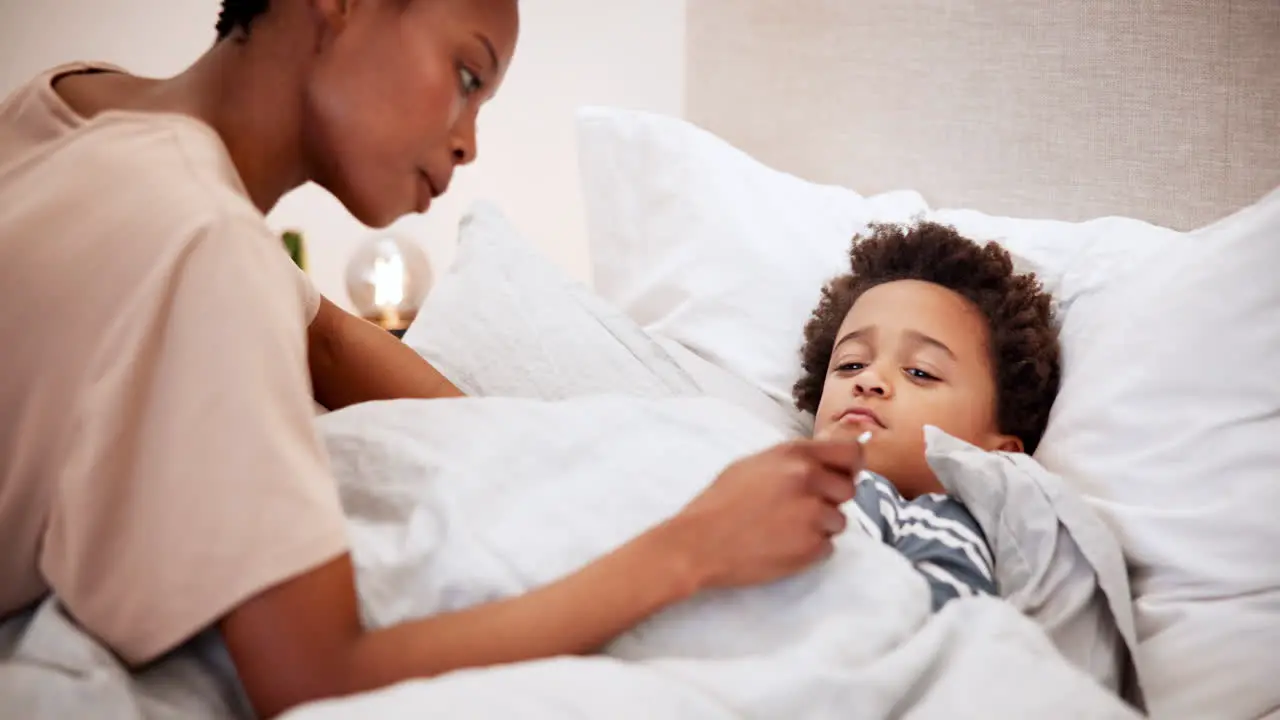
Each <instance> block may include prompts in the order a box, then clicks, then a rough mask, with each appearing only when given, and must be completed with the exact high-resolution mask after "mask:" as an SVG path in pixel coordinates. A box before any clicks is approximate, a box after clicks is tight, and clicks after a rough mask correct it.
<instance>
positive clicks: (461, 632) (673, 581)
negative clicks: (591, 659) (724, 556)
mask: <svg viewBox="0 0 1280 720" xmlns="http://www.w3.org/2000/svg"><path fill="white" fill-rule="evenodd" d="M671 532H679V529H678V528H674V527H671V526H670V525H669V524H668V525H663V526H660V527H658V528H655V529H654V530H652V531H650V532H648V533H646V534H644V535H642V536H640V537H639V538H636V539H635V540H633V541H632V542H630V543H628V544H627V545H624V546H622V547H621V548H619V549H618V550H616V551H614V552H613V553H611V554H609V555H607V556H605V557H604V558H601V559H600V560H598V561H596V562H595V563H593V564H591V565H588V566H587V567H585V568H583V569H582V570H580V571H578V572H577V573H575V574H573V575H571V576H569V577H567V578H564V579H563V580H560V581H558V582H555V583H553V584H551V585H547V586H545V587H543V588H540V589H537V590H534V591H532V592H530V593H528V594H526V595H523V596H520V597H516V598H511V599H509V600H501V601H497V602H494V603H491V604H488V605H483V606H480V607H476V608H473V609H470V610H464V611H460V612H455V613H449V614H445V615H439V616H436V617H431V618H426V619H424V620H419V621H415V622H413V623H410V624H406V625H402V626H398V627H394V628H391V629H388V630H384V631H378V632H372V633H368V634H366V635H365V636H364V637H363V638H362V639H361V640H360V641H359V644H358V647H357V649H356V650H355V653H354V656H353V660H354V664H353V665H352V668H353V670H354V675H353V677H352V678H351V679H352V681H353V683H354V687H352V688H351V689H352V690H353V691H359V690H364V689H369V688H375V687H380V686H383V685H386V684H388V683H391V682H396V681H398V680H401V679H403V678H404V677H405V675H406V671H407V670H408V669H413V670H414V671H416V673H418V674H421V675H436V674H439V673H444V672H448V671H451V670H457V669H462V668H468V667H478V666H487V665H496V664H504V663H511V662H519V661H522V660H533V659H539V658H546V657H553V656H557V655H578V654H587V653H592V652H595V651H597V650H599V649H600V648H602V647H603V646H605V645H606V644H608V643H609V642H610V641H612V640H613V639H614V638H616V637H617V636H619V635H621V634H622V633H624V632H626V631H627V630H628V629H630V628H632V627H634V626H635V625H637V624H639V623H640V622H642V621H643V620H645V619H646V618H648V617H649V616H651V615H653V614H654V613H656V612H658V611H659V610H662V609H663V608H665V607H667V606H669V605H671V604H673V603H676V602H679V601H681V600H684V599H686V598H688V597H690V596H692V595H693V594H694V593H696V592H697V591H698V589H699V588H700V586H701V578H700V577H699V575H698V572H697V571H696V569H695V568H694V567H693V566H692V564H691V563H690V562H689V561H687V560H686V559H685V558H684V557H683V556H682V555H680V554H679V553H677V552H675V551H674V550H675V547H676V546H675V545H674V544H673V543H672V542H669V539H670V536H669V535H668V533H671Z"/></svg>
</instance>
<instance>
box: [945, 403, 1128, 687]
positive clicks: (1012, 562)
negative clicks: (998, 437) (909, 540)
mask: <svg viewBox="0 0 1280 720" xmlns="http://www.w3.org/2000/svg"><path fill="white" fill-rule="evenodd" d="M925 440H926V444H927V447H928V449H927V451H926V457H927V459H928V461H929V466H930V467H931V468H933V471H934V472H935V473H936V474H937V476H938V480H939V481H940V482H941V483H942V485H943V487H945V488H946V490H947V492H948V493H949V494H950V495H952V496H953V497H956V498H957V499H959V500H960V501H961V502H963V503H964V504H965V507H967V508H968V509H969V512H971V513H972V514H973V516H974V518H975V519H976V520H977V521H978V524H979V525H980V526H982V531H983V533H984V534H985V535H986V536H987V543H988V544H989V545H990V546H991V553H992V556H993V557H994V558H995V570H996V587H997V588H998V589H999V591H1000V596H1001V597H1003V598H1005V599H1006V600H1008V601H1009V602H1010V603H1011V604H1012V605H1013V606H1014V607H1016V608H1018V610H1020V611H1022V613H1023V614H1024V615H1026V616H1027V617H1029V618H1032V619H1033V620H1035V621H1036V623H1037V624H1039V625H1040V626H1041V627H1042V628H1044V629H1045V631H1046V632H1047V633H1048V634H1049V637H1050V638H1051V639H1052V640H1053V642H1054V645H1056V646H1057V648H1058V650H1059V651H1061V652H1062V654H1063V655H1064V656H1066V658H1067V659H1068V660H1070V661H1071V662H1072V663H1073V664H1075V665H1076V667H1079V668H1080V669H1081V670H1084V671H1085V672H1087V673H1088V674H1089V675H1090V676H1091V677H1093V678H1094V679H1096V680H1098V681H1099V682H1101V683H1102V684H1103V685H1105V686H1106V687H1107V688H1109V689H1111V690H1113V691H1116V692H1121V691H1123V692H1124V695H1125V696H1126V697H1127V699H1129V700H1130V701H1131V702H1133V703H1134V704H1135V705H1139V706H1140V705H1141V704H1142V693H1141V688H1139V687H1138V686H1137V684H1136V682H1135V680H1134V678H1133V677H1132V658H1133V654H1134V649H1135V648H1136V647H1137V641H1136V637H1135V633H1134V620H1133V608H1132V606H1131V605H1130V593H1129V578H1128V575H1127V574H1126V572H1125V564H1124V555H1123V553H1122V552H1121V549H1120V544H1119V542H1118V541H1117V540H1116V537H1115V535H1114V534H1113V533H1112V532H1111V531H1110V530H1109V529H1108V528H1107V526H1106V525H1105V524H1104V523H1103V522H1102V520H1101V519H1100V518H1099V517H1098V516H1097V514H1096V513H1094V512H1093V511H1092V510H1091V509H1090V508H1089V506H1088V505H1087V504H1086V503H1085V501H1084V499H1083V498H1081V497H1080V496H1079V495H1077V494H1076V493H1074V492H1073V491H1072V490H1071V489H1070V488H1069V487H1068V486H1067V485H1066V483H1065V482H1063V480H1062V479H1061V478H1059V477H1058V476H1056V475H1054V474H1053V473H1050V472H1048V471H1047V470H1045V469H1044V468H1043V467H1041V466H1040V465H1038V464H1037V463H1036V462H1035V461H1034V460H1032V459H1031V458H1029V457H1027V456H1026V455H1023V454H1021V453H999V452H987V451H985V450H982V449H981V448H978V447H975V446H973V445H970V444H969V443H966V442H964V441H962V440H958V439H956V438H954V437H952V436H950V435H948V434H946V433H945V432H943V431H942V430H939V429H938V428H936V427H926V428H925Z"/></svg>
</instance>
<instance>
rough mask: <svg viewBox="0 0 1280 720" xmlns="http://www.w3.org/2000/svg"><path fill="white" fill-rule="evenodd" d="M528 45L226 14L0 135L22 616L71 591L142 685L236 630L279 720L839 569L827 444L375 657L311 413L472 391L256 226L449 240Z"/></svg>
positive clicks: (438, 20)
mask: <svg viewBox="0 0 1280 720" xmlns="http://www.w3.org/2000/svg"><path fill="white" fill-rule="evenodd" d="M517 24H518V18H517V7H516V2H515V0H271V2H267V0H258V1H257V2H250V1H249V0H244V1H241V2H234V1H232V0H227V1H226V2H224V4H223V12H222V16H221V18H220V20H219V23H218V35H219V39H218V42H216V43H215V44H214V46H213V47H212V48H211V49H210V50H209V51H208V52H207V53H206V54H205V55H204V56H203V57H201V58H200V59H199V60H198V61H197V62H196V63H195V64H194V65H193V66H191V67H190V68H189V69H187V70H186V71H185V72H183V73H182V74H180V75H178V76H176V77H173V78H170V79H166V80H151V79H143V78H139V77H134V76H131V75H128V74H127V73H125V72H123V71H120V70H117V69H114V68H105V67H101V66H85V65H79V66H73V67H68V68H60V69H57V70H54V71H51V72H49V73H46V74H44V75H42V76H40V77H39V78H37V79H36V80H35V81H34V82H33V83H32V84H30V85H28V86H27V87H25V88H22V89H20V90H19V91H18V92H17V93H15V94H14V95H13V96H11V97H10V98H9V99H8V100H7V101H6V103H5V104H4V105H3V106H2V107H0V298H2V299H3V300H4V302H3V303H2V304H0V331H3V333H4V337H6V338H12V339H15V341H14V342H13V343H6V345H7V347H6V350H5V364H6V373H4V374H3V375H0V407H2V408H3V412H0V458H4V460H3V463H2V465H0V615H7V614H10V613H12V612H16V611H18V610H20V609H22V608H23V607H26V606H29V605H30V604H31V603H34V602H37V601H39V600H40V599H41V598H42V597H44V596H46V595H47V594H49V593H51V592H52V593H54V594H56V595H57V596H58V598H59V600H60V601H61V602H62V605H63V607H64V608H65V609H66V611H67V612H68V614H69V615H70V616H72V617H73V618H74V619H75V620H76V621H77V622H79V623H80V625H81V626H82V627H84V628H85V630H86V631H87V632H89V633H91V634H92V635H94V636H95V637H96V638H98V639H99V640H100V641H101V642H102V643H104V644H105V645H106V646H107V647H109V648H111V649H112V650H113V651H114V652H116V653H117V654H118V655H119V656H120V657H121V658H123V659H124V661H125V662H127V663H128V664H130V665H131V666H139V665H143V664H146V663H148V662H150V661H152V660H154V659H156V658H157V657H159V656H161V655H163V654H164V653H166V652H168V651H170V650H171V649H173V648H175V647H177V646H178V645H180V644H182V643H183V642H185V641H186V640H188V639H189V638H191V637H193V636H194V635H195V634H197V633H200V632H202V631H203V630H206V629H210V628H214V629H217V630H218V631H220V633H221V636H222V638H223V640H224V641H225V644H226V647H227V649H228V652H229V654H230V656H231V658H232V660H233V662H234V664H235V666H236V668H237V670H238V672H239V676H240V679H241V681H242V683H243V685H244V687H245V690H246V692H247V694H248V696H249V698H250V699H251V701H252V702H253V704H254V706H255V707H256V709H257V710H258V711H259V712H260V713H262V714H263V715H274V714H277V713H280V712H282V711H284V710H286V709H288V708H290V707H293V706H295V705H297V704H300V703H303V702H306V701H309V700H313V699H317V698H322V697H331V696H335V695H341V694H346V693H352V692H358V691H363V690H368V689H372V688H377V687H380V686H383V685H386V684H389V683H394V682H396V681H400V680H403V679H406V678H411V677H421V676H430V675H433V674H437V673H441V672H445V671H449V670H453V669H456V668H462V667H470V666H477V665H489V664H496V663H506V662H513V661H519V660H524V659H531V658H539V657H547V656H552V655H558V654H568V653H587V652H592V651H594V650H596V649H598V648H600V647H601V646H602V645H604V644H605V643H607V642H608V641H609V640H610V639H612V638H613V637H615V636H616V635H618V634H619V633H621V632H623V631H625V630H626V629H628V628H630V627H632V626H633V625H635V624H636V623H638V622H640V621H641V620H643V619H644V618H646V617H647V616H649V615H650V614H652V613H654V612H656V611H658V610H660V609H661V608H663V607H665V606H667V605H669V604H671V603H674V602H678V601H680V600H682V599H684V598H687V597H689V596H690V595H692V594H694V593H697V592H700V591H702V590H704V589H708V588H713V587H729V586H736V585H744V584H752V583H760V582H766V581H770V580H773V579H775V578H778V577H781V576H783V575H787V574H790V573H793V572H796V571H798V570H800V569H801V568H803V567H805V566H807V565H809V564H810V563H812V562H814V561H816V560H817V559H819V558H820V557H822V556H823V555H824V554H825V553H827V552H829V551H830V549H831V545H830V535H831V534H833V533H835V532H838V531H839V530H840V529H841V528H842V527H843V525H844V518H843V516H842V515H841V514H840V512H839V510H838V509H837V505H838V504H839V503H841V502H843V501H845V500H847V499H849V498H850V497H852V495H853V487H852V483H851V482H850V477H851V475H852V470H853V468H854V466H855V465H856V464H857V462H858V449H857V447H856V446H855V445H853V444H830V443H820V442H802V443H796V444H792V445H788V446H785V447H780V448H775V449H773V450H770V451H767V452H765V453H762V454H760V455H758V456H755V457H752V458H748V459H746V460H743V461H741V462H739V463H737V464H736V465H734V466H731V467H730V468H728V469H727V470H725V471H724V473H723V474H722V475H721V476H720V477H719V478H717V479H716V481H715V482H714V483H713V484H712V485H711V486H710V487H709V488H708V490H707V491H706V492H705V494H704V495H702V496H701V497H700V498H698V499H697V500H695V501H694V502H693V503H692V504H690V505H689V506H688V507H687V508H686V509H685V510H683V511H682V512H681V513H680V514H678V515H677V516H675V517H673V518H671V519H670V520H669V521H667V522H664V523H662V524H661V525H659V526H657V527H655V528H653V529H652V530H650V531H649V532H647V533H645V534H644V535H642V536H640V537H638V538H636V539H635V540H633V541H632V542H630V543H628V544H627V545H625V546H623V547H621V548H619V549H618V550H617V551H615V552H614V553H612V554H611V555H609V556H607V557H605V558H602V559H601V560H599V561H597V562H596V563H594V564H592V565H590V566H588V567H586V568H584V569H582V570H581V571H579V572H578V573H577V574H575V575H572V576H570V577H567V578H565V579H563V580H561V581H559V582H557V583H555V584H552V585H550V586H547V587H544V588H541V589H538V590H536V591H534V592H531V593H529V594H528V595H526V596H523V597H519V598H515V599H511V600H506V601H501V602H495V603H492V604H489V605H486V606H482V607H477V608H473V609H470V610H466V611H462V612H457V613H453V614H448V615H442V616H438V617H432V618H427V619H424V620H420V621H416V622H411V623H407V624H404V625H401V626H397V627H392V628H388V629H384V630H378V631H367V630H365V629H363V628H362V627H361V623H360V617H359V614H358V612H357V599H356V592H355V584H354V578H353V572H352V565H351V560H350V557H349V555H348V553H347V545H346V534H345V530H344V525H343V518H342V513H341V509H340V506H339V502H338V498H337V496H336V492H335V490H334V485H333V483H332V481H331V479H330V477H329V476H328V474H327V468H326V464H325V457H324V455H323V452H322V449H321V446H320V443H319V441H318V439H317V438H316V436H315V433H314V430H313V427H312V423H311V416H312V407H313V406H312V398H313V397H314V398H315V399H317V400H319V401H320V402H322V403H323V404H325V405H326V406H328V407H330V408H337V407H342V406H345V405H348V404H351V403H355V402H361V401H365V400H373V399H379V398H391V397H423V398H431V397H441V396H448V395H456V394H458V393H457V390H456V389H455V388H453V387H452V386H451V385H450V384H449V383H448V382H447V381H446V380H444V378H442V377H441V376H440V375H439V374H438V373H437V372H435V371H434V370H433V369H432V368H431V367H429V366H428V365H426V364H425V363H424V362H423V361H422V360H420V359H419V358H418V357H417V356H416V355H415V354H414V353H412V352H411V351H409V350H407V349H406V348H405V347H404V346H403V345H401V344H400V343H398V342H396V341H395V340H394V339H393V338H391V337H390V336H389V335H387V334H386V333H383V332H381V331H380V330H378V329H376V328H375V327H373V326H372V325H368V324H366V323H364V322H363V321H361V320H358V319H356V318H354V317H351V316H349V315H347V314H346V313H344V312H342V311H341V310H339V309H338V308H336V307H334V306H333V305H331V304H330V303H328V302H327V301H324V300H322V299H320V298H319V297H318V295H317V294H316V292H315V290H314V289H313V288H312V287H311V286H310V284H309V283H307V282H306V280H305V278H304V277H303V276H301V275H300V274H299V273H297V272H296V268H294V267H293V266H292V265H291V264H290V262H289V260H288V257H287V255H286V254H285V253H283V252H280V243H279V240H278V238H276V237H275V235H274V234H273V233H272V232H270V231H269V230H268V228H267V226H266V224H265V222H264V219H263V216H264V214H265V213H266V212H267V211H269V210H270V209H271V207H272V205H274V204H275V202H276V201H277V200H278V199H279V198H280V197H281V195H283V194H284V193H286V192H288V191H289V190H290V189H292V188H294V187H296V186H298V185H299V184H301V183H303V182H306V181H308V180H314V181H315V182H317V183H319V184H320V185H322V186H324V187H325V188H327V189H328V190H329V191H330V192H332V193H333V194H334V195H335V196H337V197H338V199H339V200H341V201H342V203H343V204H344V205H345V206H346V207H347V208H348V209H349V210H350V211H351V212H352V213H353V214H354V215H355V216H356V217H357V218H359V219H360V220H361V221H363V222H365V223H366V224H368V225H371V226H385V225H386V224H388V223H390V222H391V221H393V220H395V219H396V218H397V217H398V216H400V215H403V214H405V213H409V212H424V211H426V210H427V209H428V208H429V207H430V205H431V203H432V201H433V199H434V198H435V197H436V196H438V195H440V194H441V193H443V192H445V190H447V188H448V186H449V180H450V177H451V176H452V174H453V171H454V169H455V168H456V167H458V166H460V165H463V164H465V163H468V162H470V161H471V160H472V159H474V157H475V153H476V140H475V123H476V116H477V113H478V112H479V110H480V107H481V106H482V105H483V103H484V102H485V101H487V100H488V99H489V98H490V97H492V95H493V93H494V92H495V91H496V90H497V89H498V86H499V84H500V83H501V81H502V78H503V75H504V73H505V71H506V69H507V66H508V64H509V63H510V60H511V57H512V54H513V52H514V47H515V43H516V34H517Z"/></svg>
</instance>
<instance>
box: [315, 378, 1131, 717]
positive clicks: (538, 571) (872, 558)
mask: <svg viewBox="0 0 1280 720" xmlns="http://www.w3.org/2000/svg"><path fill="white" fill-rule="evenodd" d="M320 427H321V431H322V434H323V436H324V438H325V440H326V443H327V446H328V449H329V452H330V453H331V456H332V462H333V467H334V471H335V474H336V476H337V478H338V479H339V483H340V487H341V490H342V495H343V501H344V504H345V506H346V508H347V510H348V512H349V514H350V518H351V520H350V523H351V532H352V544H353V552H354V556H355V561H356V565H357V571H358V580H359V585H360V595H361V599H362V603H363V607H364V611H365V616H366V621H367V622H368V623H369V624H370V625H373V626H385V625H388V624H392V623H395V622H398V621H402V620H405V619H408V618H412V617H419V616H423V615H429V614H435V613H440V612H446V611H450V610H457V609H460V608H464V607H469V606H472V605H475V604H478V603H482V602H485V601H489V600H493V599H496V598H500V597H506V596H511V595H516V594H520V593H522V592H525V591H527V590H529V589H531V588H534V587H537V586H539V585H542V584H545V583H548V582H551V581H553V580H555V579H557V578H559V577H562V576H564V575H565V574H568V573H570V572H572V571H573V570H575V569H577V568H579V567H581V566H582V565H584V564H586V563H588V562H590V561H591V560H593V559H594V558H596V557H599V556H600V555H602V554H604V553H606V552H608V551H609V550H610V549H612V548H614V547H616V546H617V545H619V544H621V543H623V542H625V541H626V540H627V539H629V538H631V537H633V536H635V535H637V534H638V533H640V532H642V531H643V530H644V529H646V528H648V527H650V526H651V525H653V524H655V523H657V522H659V521H661V520H662V519H664V518H666V517H668V516H670V515H671V514H673V513H674V512H676V511H677V510H678V509H679V508H680V507H681V506H682V505H684V504H685V503H686V502H687V501H688V500H690V499H691V498H692V497H693V496H694V495H696V494H697V493H698V492H699V491H700V490H702V489H703V488H704V487H705V486H706V484H707V483H708V482H709V481H710V480H711V479H713V478H714V477H715V476H716V474H717V473H718V472H719V471H720V470H721V469H723V468H724V467H725V466H726V465H727V464H728V463H729V462H731V461H733V460H735V459H737V458H740V457H742V456H743V455H746V454H749V453H751V452H754V451H756V450H759V449H763V448H764V447H767V446H769V445H771V444H773V443H775V442H777V441H779V440H781V439H783V438H782V437H781V435H780V433H779V431H778V430H776V429H774V428H772V427H770V426H768V425H766V424H764V423H762V422H760V421H758V420H756V419H755V418H754V417H753V416H751V415H749V414H747V413H745V412H743V411H741V410H740V409H738V408H737V407H735V406H733V405H730V404H728V403H724V402H721V401H718V400H713V399H661V400H657V399H651V400H642V399H638V398H625V397H593V398H578V399H572V400H565V401H560V402H542V401H537V400H520V399H499V398H486V399H464V400H451V401H435V402H421V401H396V402H391V403H378V404H371V405H365V406H360V407H356V408H351V409H349V410H346V411H343V412H339V413H334V414H332V415H329V416H326V417H324V418H322V419H321V420H320ZM433 716H438V717H521V718H543V717H545V718H553V717H554V718H566V717H583V718H605V717H607V718H632V717H636V718H639V717H660V718H686V717H688V718H712V719H715V718H783V717H786V718H815V719H817V718H850V717H857V718H888V717H902V716H916V717H940V718H955V717H982V718H993V717H1048V716H1054V717H1063V716H1076V717H1090V718H1104V717H1131V716H1132V715H1131V711H1130V710H1129V709H1128V707H1127V706H1126V705H1124V704H1122V703H1121V702H1120V701H1119V700H1117V699H1116V698H1115V696H1114V695H1113V694H1111V693H1110V692H1108V691H1107V690H1106V689H1104V688H1103V687H1102V685H1100V684H1099V683H1098V682H1096V681H1095V680H1094V679H1093V678H1091V677H1089V675H1087V674H1086V673H1084V672H1082V671H1080V670H1079V669H1077V666H1076V665H1074V664H1073V663H1071V662H1068V661H1067V660H1066V659H1064V657H1063V655H1062V654H1061V653H1060V652H1059V650H1058V649H1057V648H1056V647H1055V645H1054V644H1053V642H1051V641H1050V640H1049V637H1048V636H1047V635H1046V634H1045V632H1044V631H1043V630H1042V629H1041V628H1040V627H1039V626H1037V625H1036V623H1035V622H1033V621H1032V620H1030V619H1028V618H1026V617H1024V616H1023V614H1021V613H1019V612H1018V611H1017V610H1015V609H1014V608H1013V607H1012V606H1011V605H1009V604H1008V603H1006V602H1004V601H1002V600H999V599H994V598H980V599H970V600H963V601H956V602H953V603H951V604H949V605H948V606H947V607H946V608H944V610H943V611H942V612H941V613H938V614H936V615H931V613H930V610H929V593H928V590H927V587H926V585H925V583H924V581H923V579H921V577H920V576H918V575H917V574H916V572H915V571H914V570H913V569H912V568H911V567H910V566H909V564H908V563H907V562H906V560H904V559H903V558H902V557H901V556H899V555H898V554H896V553H895V552H893V551H892V550H890V549H888V548H887V547H885V546H883V545H880V544H879V543H876V542H873V541H872V540H871V539H869V538H868V537H866V536H865V535H862V534H861V533H860V531H858V530H856V529H851V530H849V531H847V532H846V533H845V534H844V535H842V536H841V537H840V538H839V539H838V551H837V552H836V554H835V555H834V556H833V557H832V558H831V559H830V560H829V561H827V562H824V563H822V564H821V565H819V566H817V567H815V568H813V569H812V570H810V571H808V572H805V573H803V574H801V575H799V576H796V577H793V578H791V579H788V580H785V581H782V582H778V583H774V584H772V585H769V586H764V587H757V588H749V589H742V590H732V591H721V592H716V593H710V594H706V595H704V596H701V597H700V598H697V599H695V600H694V601H691V602H687V603H684V604H681V605H678V606H675V607H673V608H670V609H668V610H667V611H665V612H662V613H660V614H658V615H657V616H655V617H653V618H652V619H651V620H649V621H648V622H646V623H644V624H642V625H640V626H639V627H637V628H636V629H634V630H633V631H631V632H629V633H627V634H626V635H624V636H622V637H621V638H619V639H618V640H617V641H616V642H615V643H613V644H612V645H611V646H610V647H609V648H607V651H606V654H605V655H603V656H600V657H592V658H560V659H553V660H547V661H542V662H533V663H526V664H520V665H513V666H508V667H503V668H494V669H485V670H473V671H466V672H458V673H454V674H451V675H447V676H444V677H442V678H437V679H434V680H428V681H416V682H410V683H405V684H402V685H400V686H398V687H395V688H391V689H388V690H385V691H382V692H379V693H372V694H368V695H364V696H360V697H357V698H352V699H348V700H341V701H334V702H329V703H323V704H319V705H313V706H310V707H308V708H305V709H302V710H299V711H297V712H295V713H294V714H293V715H291V717H293V718H295V720H299V719H302V720H324V719H326V718H336V717H379V718H401V717H403V718H409V717H414V718H417V717H433Z"/></svg>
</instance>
